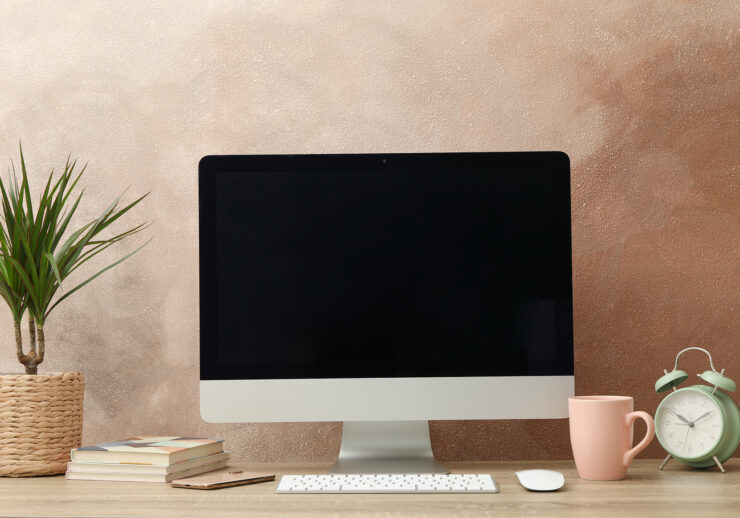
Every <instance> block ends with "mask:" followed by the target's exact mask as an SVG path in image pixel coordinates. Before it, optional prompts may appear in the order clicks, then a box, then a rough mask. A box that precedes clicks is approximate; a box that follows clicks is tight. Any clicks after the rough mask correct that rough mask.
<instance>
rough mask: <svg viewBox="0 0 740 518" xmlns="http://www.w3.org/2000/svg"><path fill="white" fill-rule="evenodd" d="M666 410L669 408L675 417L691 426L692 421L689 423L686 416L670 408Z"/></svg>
mask: <svg viewBox="0 0 740 518" xmlns="http://www.w3.org/2000/svg"><path fill="white" fill-rule="evenodd" d="M668 410H670V411H671V412H673V414H674V415H675V416H676V417H678V418H679V419H680V420H681V421H683V422H684V423H686V424H687V425H689V426H692V423H691V421H689V420H688V419H686V418H685V417H684V416H682V415H681V414H679V413H677V412H676V411H675V410H673V409H672V408H669V409H668Z"/></svg>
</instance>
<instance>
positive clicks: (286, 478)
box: [275, 474, 498, 494]
mask: <svg viewBox="0 0 740 518" xmlns="http://www.w3.org/2000/svg"><path fill="white" fill-rule="evenodd" d="M275 492H276V493H293V494H297V493H300V494H305V493H498V487H496V483H495V482H494V481H493V477H492V476H491V475H487V474H486V475H467V474H465V475H462V474H460V475H457V474H455V475H395V474H393V475H391V474H382V475H283V477H282V478H281V479H280V483H279V484H278V486H277V489H275Z"/></svg>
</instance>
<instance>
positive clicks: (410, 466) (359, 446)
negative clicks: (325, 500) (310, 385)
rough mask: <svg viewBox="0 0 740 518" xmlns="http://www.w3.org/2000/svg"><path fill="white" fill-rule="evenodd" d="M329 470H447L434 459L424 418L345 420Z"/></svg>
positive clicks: (356, 471) (361, 471) (352, 471)
mask: <svg viewBox="0 0 740 518" xmlns="http://www.w3.org/2000/svg"><path fill="white" fill-rule="evenodd" d="M328 472H329V473H343V474H353V473H355V474H356V473H444V474H446V473H449V472H450V470H449V469H447V467H446V466H445V465H443V464H441V463H440V462H438V461H437V460H436V459H435V458H434V454H433V453H432V443H431V441H430V440H429V422H428V421H345V422H344V426H343V429H342V446H341V447H340V450H339V458H338V459H337V462H336V463H334V465H333V466H332V467H331V468H329V470H328Z"/></svg>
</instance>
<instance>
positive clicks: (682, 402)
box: [677, 399, 686, 406]
mask: <svg viewBox="0 0 740 518" xmlns="http://www.w3.org/2000/svg"><path fill="white" fill-rule="evenodd" d="M685 403H686V401H684V400H683V399H679V400H678V403H677V404H678V406H683V405H684V404H685Z"/></svg>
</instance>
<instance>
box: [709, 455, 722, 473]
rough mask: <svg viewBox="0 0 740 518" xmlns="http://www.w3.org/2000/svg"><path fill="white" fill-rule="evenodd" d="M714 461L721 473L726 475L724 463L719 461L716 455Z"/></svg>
mask: <svg viewBox="0 0 740 518" xmlns="http://www.w3.org/2000/svg"><path fill="white" fill-rule="evenodd" d="M712 459H714V463H715V464H716V465H717V467H718V468H719V470H720V471H721V472H722V473H724V472H725V467H724V466H723V465H722V463H721V462H720V461H719V459H718V458H717V456H716V455H715V456H714V457H712Z"/></svg>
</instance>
